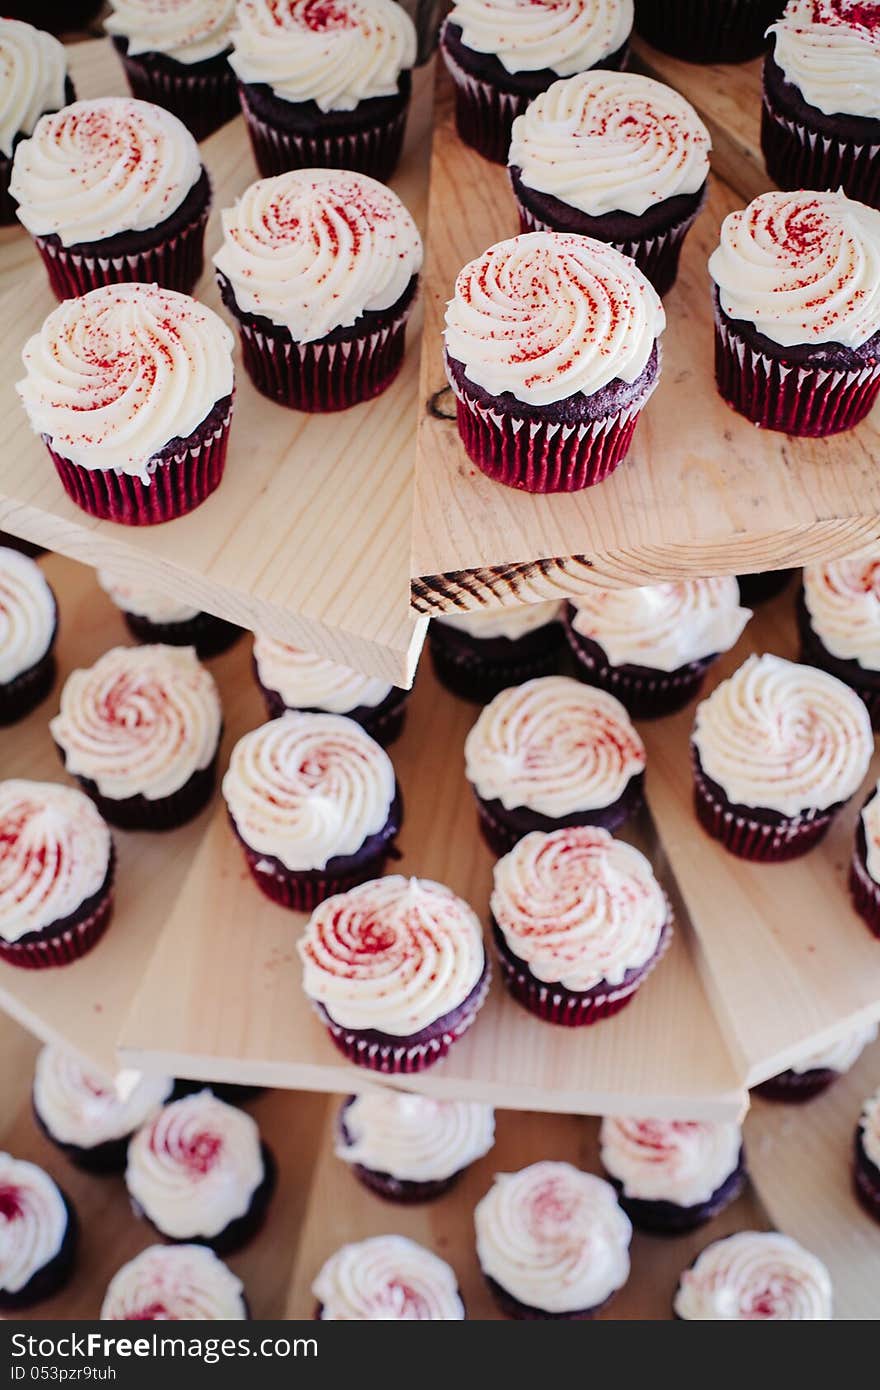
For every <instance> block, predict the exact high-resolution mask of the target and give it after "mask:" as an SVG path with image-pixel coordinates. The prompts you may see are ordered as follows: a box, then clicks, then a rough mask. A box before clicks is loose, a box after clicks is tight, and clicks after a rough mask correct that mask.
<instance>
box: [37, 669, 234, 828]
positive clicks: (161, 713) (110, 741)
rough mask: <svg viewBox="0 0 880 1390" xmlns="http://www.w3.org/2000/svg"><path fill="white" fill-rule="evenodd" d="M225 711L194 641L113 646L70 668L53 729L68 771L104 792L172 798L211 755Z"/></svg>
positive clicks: (114, 795)
mask: <svg viewBox="0 0 880 1390" xmlns="http://www.w3.org/2000/svg"><path fill="white" fill-rule="evenodd" d="M221 726H222V712H221V709H220V696H219V694H218V693H217V686H216V685H215V684H214V678H213V676H212V675H211V674H210V672H209V671H207V670H206V669H205V667H204V666H202V665H200V663H199V661H198V659H197V657H196V654H195V651H194V650H193V648H192V647H166V646H160V645H158V644H154V645H148V646H143V647H113V648H111V650H110V651H109V652H105V653H104V655H103V656H102V657H99V659H98V660H97V661H96V662H95V664H94V666H89V667H87V668H86V669H85V670H80V671H72V672H71V674H70V675H69V676H68V678H67V680H66V681H65V683H64V689H63V690H62V692H61V711H60V713H59V714H57V715H56V716H55V718H54V719H53V720H52V721H51V722H50V724H49V731H50V733H51V735H52V737H53V738H54V740H55V742H56V743H57V744H58V746H59V747H60V749H61V751H62V753H63V754H64V761H65V766H66V767H67V771H68V772H70V773H72V775H73V776H74V777H86V778H88V779H89V780H90V781H93V782H95V783H96V784H97V787H98V791H99V792H100V793H101V795H102V796H106V797H112V798H113V799H114V800H116V801H121V800H123V799H124V798H126V797H129V796H136V795H141V796H143V797H146V799H147V800H148V801H157V800H159V799H160V798H162V797H166V796H170V795H171V794H172V793H173V792H176V791H178V790H179V788H180V787H182V786H183V785H184V784H185V783H186V782H188V781H189V779H190V777H192V776H193V775H194V774H195V773H196V772H201V771H202V770H203V769H204V768H206V767H207V766H208V764H209V763H210V762H211V760H212V759H213V757H214V755H215V754H216V752H217V744H218V743H219V741H220V729H221Z"/></svg>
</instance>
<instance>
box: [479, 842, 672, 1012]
mask: <svg viewBox="0 0 880 1390" xmlns="http://www.w3.org/2000/svg"><path fill="white" fill-rule="evenodd" d="M494 874H495V886H494V889H493V891H492V900H491V908H492V916H493V917H494V919H495V921H496V922H497V923H498V926H499V928H500V929H501V932H502V934H503V936H504V939H505V941H506V942H507V945H508V946H509V947H510V949H511V951H513V953H514V955H515V956H518V957H519V959H520V960H522V961H525V963H526V965H527V966H528V967H529V970H530V971H531V973H532V974H533V975H534V976H535V977H536V978H537V979H539V980H543V981H544V982H545V983H546V984H562V985H564V986H565V988H566V989H571V990H587V989H592V988H593V987H594V986H595V985H598V984H600V983H602V982H603V981H607V983H608V984H612V985H619V984H620V983H621V982H622V981H623V979H624V976H625V975H626V973H627V971H628V970H636V969H638V968H639V967H640V966H643V965H645V964H646V963H647V962H648V961H649V960H650V959H651V957H652V956H653V955H654V953H655V952H656V950H657V947H658V946H659V944H660V938H661V936H662V933H663V928H664V927H665V926H666V925H667V923H668V922H669V915H670V914H669V904H668V903H667V901H666V894H665V893H664V892H663V889H662V888H661V887H660V884H659V883H658V882H657V880H656V878H655V877H654V870H653V869H652V868H651V865H650V864H649V862H648V860H647V859H646V858H645V856H644V855H643V854H641V853H640V852H639V850H637V849H634V848H633V846H632V845H628V844H626V842H625V841H623V840H615V839H612V837H611V836H610V835H609V834H608V831H607V830H601V829H599V828H598V827H595V826H573V827H571V828H570V829H563V830H554V831H552V832H551V834H549V835H545V834H543V833H542V832H541V831H533V832H532V833H531V834H530V835H525V836H524V837H523V839H521V840H520V841H519V842H518V844H516V845H514V847H513V849H512V850H511V851H510V853H509V854H506V855H505V856H504V858H503V859H499V860H498V862H497V863H496V865H495V870H494Z"/></svg>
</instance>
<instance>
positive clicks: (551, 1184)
mask: <svg viewBox="0 0 880 1390" xmlns="http://www.w3.org/2000/svg"><path fill="white" fill-rule="evenodd" d="M474 1224H475V1226H476V1231H477V1255H478V1257H479V1260H480V1265H481V1267H482V1270H483V1273H484V1274H487V1275H488V1276H489V1277H490V1278H491V1279H494V1280H495V1282H496V1283H497V1284H500V1286H501V1288H502V1289H504V1290H505V1291H506V1292H507V1293H509V1294H511V1295H512V1296H513V1297H514V1298H516V1299H518V1300H519V1302H520V1303H524V1304H526V1305H527V1306H528V1307H530V1308H537V1309H540V1311H541V1312H545V1313H576V1312H584V1311H587V1310H589V1309H592V1308H597V1307H598V1306H599V1305H600V1304H602V1303H604V1302H605V1300H606V1299H608V1298H610V1297H611V1295H612V1294H613V1293H616V1292H617V1290H618V1289H620V1288H622V1287H623V1285H624V1284H625V1283H626V1281H627V1279H628V1278H629V1243H630V1240H631V1239H632V1226H631V1225H630V1221H629V1217H628V1216H627V1215H626V1213H625V1212H624V1211H623V1210H622V1209H621V1207H620V1206H619V1205H618V1201H617V1196H616V1194H615V1191H614V1188H613V1187H612V1186H611V1184H610V1183H607V1182H604V1181H603V1179H602V1178H597V1177H595V1176H594V1174H592V1173H582V1172H580V1170H579V1169H577V1168H575V1167H573V1166H572V1165H571V1164H570V1163H550V1162H544V1163H533V1164H532V1165H531V1167H529V1168H522V1169H520V1171H519V1172H518V1173H501V1174H499V1175H498V1176H497V1177H496V1179H495V1182H494V1183H493V1185H492V1186H491V1187H490V1189H489V1191H488V1192H487V1193H486V1196H485V1197H484V1198H483V1199H482V1201H481V1202H480V1203H479V1204H478V1205H477V1209H476V1211H475V1212H474Z"/></svg>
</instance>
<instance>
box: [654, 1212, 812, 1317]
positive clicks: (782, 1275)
mask: <svg viewBox="0 0 880 1390" xmlns="http://www.w3.org/2000/svg"><path fill="white" fill-rule="evenodd" d="M831 1298H832V1290H831V1276H830V1275H829V1273H828V1270H827V1269H826V1268H825V1266H824V1264H823V1263H822V1261H821V1260H819V1259H817V1258H816V1256H815V1255H813V1254H811V1253H810V1251H809V1250H805V1249H804V1247H803V1246H802V1245H799V1244H798V1242H797V1241H796V1240H792V1239H791V1237H790V1236H784V1235H781V1234H780V1233H779V1232H778V1231H737V1232H736V1233H735V1234H734V1235H732V1236H725V1237H724V1239H723V1240H716V1241H713V1243H712V1244H711V1245H707V1246H706V1248H705V1249H704V1250H702V1251H701V1252H700V1254H699V1255H698V1256H697V1258H696V1259H695V1260H694V1262H693V1264H692V1265H691V1266H690V1268H689V1269H686V1270H685V1271H684V1273H683V1274H682V1276H681V1279H680V1281H679V1285H678V1290H677V1292H676V1295H675V1300H674V1303H673V1310H674V1313H675V1316H676V1318H678V1319H679V1320H680V1321H682V1322H828V1321H829V1320H830V1318H831V1316H832V1314H831Z"/></svg>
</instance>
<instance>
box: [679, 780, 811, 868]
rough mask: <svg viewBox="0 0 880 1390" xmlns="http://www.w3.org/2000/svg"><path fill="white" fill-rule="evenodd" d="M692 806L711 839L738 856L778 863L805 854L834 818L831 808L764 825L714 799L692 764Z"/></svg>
mask: <svg viewBox="0 0 880 1390" xmlns="http://www.w3.org/2000/svg"><path fill="white" fill-rule="evenodd" d="M694 807H695V810H696V813H697V820H698V821H699V822H700V824H701V825H702V827H703V829H704V830H706V831H707V832H708V833H709V834H710V835H711V836H712V838H713V839H714V840H719V841H720V843H721V844H722V845H723V846H724V848H725V849H727V850H730V853H731V854H735V855H737V856H738V858H740V859H750V860H753V861H754V862H756V863H761V864H782V863H785V862H786V861H787V860H789V859H798V858H800V856H801V855H802V854H807V853H808V852H809V851H810V850H811V849H813V847H814V846H815V845H817V844H818V843H819V841H820V840H821V839H822V838H823V836H824V835H825V833H826V831H827V830H828V827H829V825H830V824H831V822H832V820H833V819H834V815H833V812H831V811H817V812H815V813H814V814H813V815H806V816H792V817H791V818H789V819H787V820H783V821H782V822H780V823H779V824H776V825H764V824H762V823H761V822H760V821H757V820H751V819H749V818H747V817H746V816H742V815H738V814H737V812H736V811H734V810H733V809H732V808H731V807H730V806H729V805H727V804H726V803H724V802H721V801H719V800H718V798H717V797H716V796H715V794H714V792H713V791H712V790H711V788H710V787H709V785H708V783H707V781H706V779H705V777H704V776H703V774H702V771H701V769H700V768H699V767H698V766H696V765H695V767H694Z"/></svg>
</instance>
